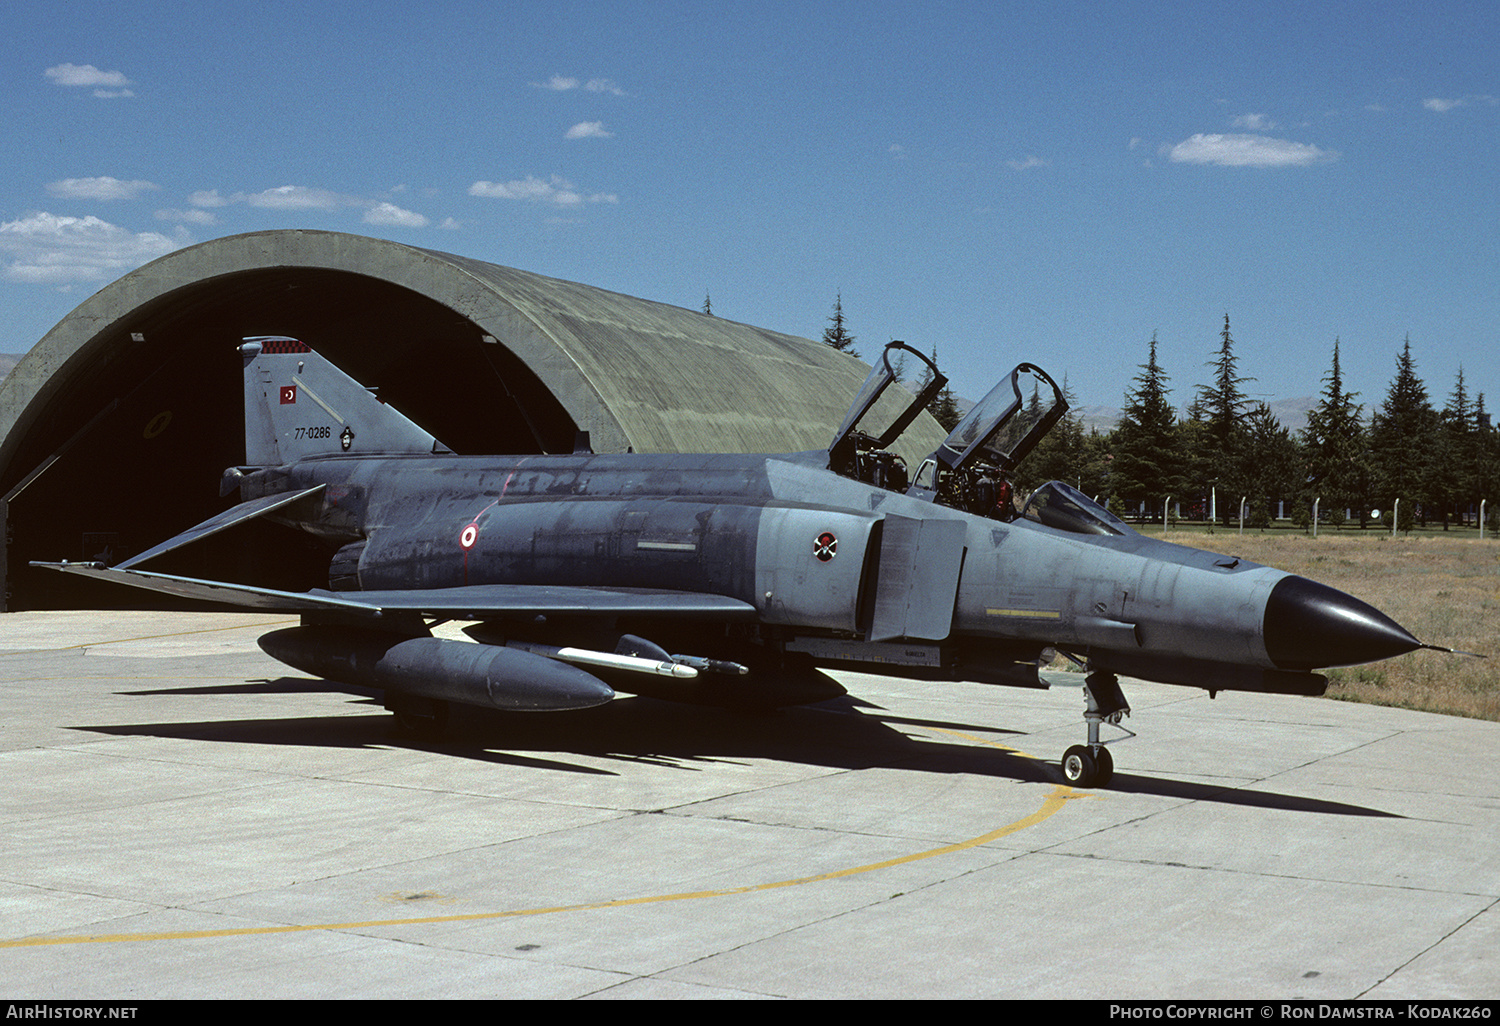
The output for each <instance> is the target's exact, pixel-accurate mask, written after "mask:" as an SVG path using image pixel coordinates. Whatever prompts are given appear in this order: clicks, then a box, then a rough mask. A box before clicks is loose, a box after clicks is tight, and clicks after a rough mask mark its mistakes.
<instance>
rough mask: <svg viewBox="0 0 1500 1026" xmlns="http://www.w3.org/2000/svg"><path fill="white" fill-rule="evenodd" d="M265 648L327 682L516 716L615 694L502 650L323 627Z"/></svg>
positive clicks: (553, 665) (265, 640) (572, 672)
mask: <svg viewBox="0 0 1500 1026" xmlns="http://www.w3.org/2000/svg"><path fill="white" fill-rule="evenodd" d="M260 647H261V649H262V650H264V651H265V653H266V654H267V655H269V656H270V657H271V658H273V659H279V660H281V661H282V662H283V663H286V664H287V665H289V666H294V667H296V668H297V669H299V670H302V671H304V672H306V673H310V674H313V675H314V676H318V677H323V678H326V679H328V680H336V681H342V682H344V683H346V684H359V685H363V686H364V687H371V688H383V689H385V690H387V691H394V692H400V693H402V694H408V695H420V696H422V697H424V698H434V699H439V700H442V701H450V702H465V703H468V704H470V705H480V706H491V707H493V708H496V709H504V710H506V711H509V712H559V711H563V710H569V709H588V708H591V707H593V706H596V705H603V704H605V703H606V702H608V701H609V700H610V699H612V698H614V696H615V693H614V690H613V689H612V688H611V687H610V686H609V685H608V684H605V683H604V682H603V681H601V680H600V679H599V678H597V677H595V676H594V675H593V674H591V673H587V672H585V671H583V670H580V669H579V668H578V667H576V666H569V665H568V664H566V663H561V662H557V661H556V660H553V659H548V658H546V657H545V656H540V655H535V654H533V653H531V652H523V651H521V650H519V649H514V648H502V647H500V646H497V645H477V644H470V643H467V642H462V641H448V640H446V639H443V638H413V637H409V636H404V635H400V634H389V633H386V632H383V631H371V630H362V629H360V628H356V627H335V626H326V625H320V626H310V627H291V628H288V629H286V630H281V631H273V632H272V633H270V634H267V635H265V636H264V637H262V638H261V639H260Z"/></svg>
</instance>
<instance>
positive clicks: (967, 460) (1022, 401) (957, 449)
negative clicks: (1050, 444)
mask: <svg viewBox="0 0 1500 1026" xmlns="http://www.w3.org/2000/svg"><path fill="white" fill-rule="evenodd" d="M1067 411H1068V404H1067V402H1066V401H1065V400H1064V399H1063V394H1062V389H1060V388H1058V387H1057V383H1056V382H1054V381H1053V380H1052V379H1051V378H1050V377H1048V376H1047V372H1046V371H1044V370H1042V369H1041V368H1040V367H1035V366H1033V365H1031V364H1029V363H1023V364H1020V365H1019V366H1017V367H1016V369H1015V370H1013V371H1011V372H1010V375H1009V376H1008V377H1006V378H1003V379H1001V381H1000V383H999V384H998V385H996V386H995V387H994V388H992V389H991V390H990V394H989V395H987V396H985V397H984V398H983V399H981V400H979V402H977V403H975V404H974V406H973V408H972V409H970V410H969V412H968V415H967V416H965V417H964V419H963V420H961V421H959V424H958V426H957V427H956V428H954V429H953V431H952V432H951V433H950V434H949V435H948V437H947V438H946V439H944V440H943V444H942V445H940V446H938V449H937V452H935V453H933V454H932V455H933V457H934V458H935V459H936V460H937V461H938V462H939V463H940V464H942V466H943V467H944V468H946V469H948V470H961V469H963V468H965V467H973V466H976V465H985V466H989V467H993V468H994V469H996V470H999V471H1001V472H1009V471H1011V470H1014V469H1015V467H1016V464H1018V463H1020V462H1021V461H1022V460H1023V459H1025V458H1026V455H1027V454H1028V453H1030V452H1031V450H1032V449H1034V448H1036V444H1037V443H1038V442H1040V441H1041V440H1042V437H1043V436H1044V435H1045V434H1046V433H1047V432H1048V431H1050V430H1052V425H1053V424H1056V423H1057V421H1058V419H1059V418H1060V417H1062V415H1063V414H1064V413H1066V412H1067Z"/></svg>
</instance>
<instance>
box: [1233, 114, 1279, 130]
mask: <svg viewBox="0 0 1500 1026" xmlns="http://www.w3.org/2000/svg"><path fill="white" fill-rule="evenodd" d="M1229 123H1230V124H1231V125H1233V126H1234V127H1235V128H1244V129H1248V130H1249V131H1251V132H1269V131H1270V130H1271V129H1273V128H1279V127H1280V126H1279V125H1277V124H1276V122H1274V121H1272V120H1271V119H1270V118H1269V117H1267V116H1266V115H1264V114H1241V115H1240V116H1239V117H1236V118H1232V119H1231V120H1230V122H1229Z"/></svg>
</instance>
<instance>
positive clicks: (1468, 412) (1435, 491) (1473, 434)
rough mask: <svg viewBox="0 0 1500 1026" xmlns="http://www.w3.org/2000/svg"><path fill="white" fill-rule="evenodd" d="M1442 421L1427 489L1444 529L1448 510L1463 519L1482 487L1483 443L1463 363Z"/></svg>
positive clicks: (1476, 505)
mask: <svg viewBox="0 0 1500 1026" xmlns="http://www.w3.org/2000/svg"><path fill="white" fill-rule="evenodd" d="M1441 421H1442V430H1441V431H1440V432H1439V435H1440V437H1441V444H1440V445H1439V446H1438V447H1437V448H1436V451H1435V452H1434V453H1433V457H1434V458H1433V466H1432V470H1431V477H1430V480H1431V485H1432V487H1431V489H1430V493H1431V494H1432V497H1433V501H1434V502H1435V503H1439V504H1440V509H1441V511H1442V517H1443V530H1445V531H1446V530H1447V529H1448V515H1449V513H1450V512H1452V513H1454V514H1456V515H1457V516H1458V517H1459V518H1460V520H1462V518H1463V517H1464V516H1465V515H1466V510H1467V507H1469V506H1470V505H1473V506H1475V507H1476V508H1477V507H1478V504H1479V497H1480V491H1481V486H1480V471H1481V464H1482V462H1483V457H1482V448H1483V447H1482V444H1481V439H1480V435H1479V421H1478V417H1477V416H1476V415H1475V406H1474V404H1473V403H1471V402H1470V401H1469V391H1468V388H1467V387H1466V386H1465V384H1464V369H1463V367H1462V366H1460V367H1459V368H1458V380H1457V381H1456V382H1455V383H1454V386H1453V392H1452V394H1451V395H1449V396H1448V405H1447V406H1445V407H1443V412H1442V417H1441Z"/></svg>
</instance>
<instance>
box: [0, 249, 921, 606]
mask: <svg viewBox="0 0 1500 1026" xmlns="http://www.w3.org/2000/svg"><path fill="white" fill-rule="evenodd" d="M278 334H279V335H291V336H293V337H296V338H299V339H302V340H303V341H305V342H307V343H308V344H309V345H311V346H313V347H314V348H315V349H317V350H318V351H319V352H320V353H323V354H324V355H326V356H328V357H329V358H330V359H332V360H333V361H334V362H335V363H337V364H338V365H339V366H341V367H343V368H344V369H345V370H346V371H347V372H348V373H350V374H351V375H353V376H354V377H355V378H357V379H358V380H360V381H361V382H362V383H364V384H365V385H367V386H369V387H371V388H375V389H378V392H379V395H380V396H381V398H382V399H383V400H385V401H387V402H389V403H391V404H392V405H394V406H396V407H397V408H398V409H400V410H402V412H404V413H406V414H407V415H408V416H409V417H411V418H412V419H413V420H415V421H416V422H417V423H419V424H421V425H422V426H423V427H425V428H426V429H428V430H429V431H430V432H432V433H433V435H435V436H436V437H437V438H438V439H440V440H441V441H442V442H443V444H444V445H446V446H448V447H450V448H452V449H453V450H454V451H456V452H460V453H472V454H483V453H529V452H537V453H541V452H553V453H556V452H570V451H572V449H573V446H574V441H575V438H576V436H577V433H578V432H579V431H587V432H589V434H590V438H591V442H592V446H593V448H594V450H595V451H597V452H624V451H626V450H627V449H634V451H636V452H788V451H799V450H809V449H821V448H823V447H824V446H826V445H827V444H828V442H829V439H830V437H831V436H832V433H833V429H834V428H835V427H836V426H837V424H838V421H839V419H840V417H841V416H842V414H843V412H844V408H845V405H846V404H847V402H848V401H849V399H850V397H851V396H852V395H853V394H854V392H855V391H856V390H857V389H858V387H859V384H860V382H861V381H862V380H863V377H864V375H865V373H866V371H867V369H868V368H867V367H866V366H865V365H864V364H862V363H861V362H859V361H858V360H855V359H853V358H851V357H848V356H845V355H843V354H841V353H838V352H835V351H834V350H832V349H830V348H829V347H827V346H824V345H820V344H818V343H816V342H812V341H810V340H808V339H804V338H796V337H793V336H790V335H784V334H780V333H777V332H774V331H768V330H765V329H762V328H756V327H752V326H751V325H747V324H738V323H735V322H733V321H728V320H725V319H723V318H719V317H713V316H710V315H707V314H703V313H699V312H697V311H693V310H688V309H685V308H682V307H677V306H670V305H667V304H664V303H656V302H651V301H648V300H644V299H636V298H633V297H631V296H624V295H620V294H618V293H613V292H607V291H605V290H603V289H598V288H593V287H591V286H588V285H580V284H576V283H573V282H567V281H560V280H557V279H553V278H547V277H543V276H541V275H538V274H532V273H528V272H526V271H519V270H514V269H512V268H508V267H500V266H497V265H495V264H489V263H485V262H483V261H479V260H473V259H469V258H466V257H461V256H454V255H452V254H448V253H439V252H435V251H432V250H427V249H419V248H415V247H412V246H406V245H401V244H399V243H395V242H388V241H383V240H380V239H371V238H365V237H361V236H355V235H346V234H340V233H334V232H317V231H300V230H286V231H272V232H257V233H252V234H247V235H236V236H231V237H229V238H224V239H217V240H214V241H211V242H206V243H203V244H201V245H198V246H193V247H191V248H188V249H183V250H180V251H178V252H175V253H171V254H169V255H167V256H165V257H162V258H161V259H159V260H156V261H154V262H152V263H150V264H147V265H146V266H144V267H141V268H139V269H138V270H135V271H132V272H131V273H130V274H127V275H126V276H125V277H123V278H121V279H120V280H118V281H116V282H115V283H113V284H111V285H109V286H107V287H105V288H104V289H102V290H101V291H99V292H98V293H96V294H95V295H94V296H92V297H91V298H89V299H88V300H86V301H85V302H84V303H83V304H82V305H80V306H79V307H78V308H77V309H76V310H74V311H73V312H72V313H71V314H69V315H68V316H67V317H66V318H64V319H63V320H62V321H61V322H60V323H59V324H58V325H57V326H56V327H55V328H53V329H52V330H51V331H50V332H48V333H47V335H46V337H44V338H43V339H42V340H41V341H40V342H39V343H37V345H36V346H35V347H34V348H33V349H32V350H31V352H30V353H28V354H27V356H26V357H25V359H24V360H22V362H21V363H20V364H19V365H17V367H16V368H15V370H14V371H13V372H12V373H11V375H10V377H9V378H8V379H7V380H6V381H5V384H4V386H3V387H0V516H3V519H4V534H3V535H0V537H3V539H4V545H5V553H4V557H5V558H4V559H3V560H0V574H3V579H0V580H3V585H4V588H3V601H4V608H7V609H20V608H37V607H47V606H65V607H66V606H78V605H94V606H98V605H101V604H102V605H110V604H119V603H130V604H135V603H139V602H140V601H141V599H140V597H139V596H135V595H128V596H127V595H111V594H107V592H109V591H110V589H98V588H91V589H89V590H87V591H84V590H82V589H83V588H88V584H87V583H85V584H84V585H82V586H80V585H79V584H77V583H75V582H73V581H69V580H67V579H66V578H64V577H63V575H57V574H43V573H41V572H39V571H35V570H33V569H31V568H29V567H28V566H27V565H26V564H27V561H28V560H32V559H64V558H65V559H104V560H106V561H114V560H119V559H121V558H124V557H126V556H128V555H131V554H133V553H135V552H139V551H141V550H143V549H145V548H147V547H148V546H150V545H152V544H154V543H155V542H157V541H160V540H161V539H162V538H164V537H167V536H169V535H171V534H172V533H174V532H176V531H179V530H182V529H183V528H185V527H188V526H190V525H192V524H194V523H197V522H199V521H201V520H203V519H206V518H207V517H209V516H212V515H213V514H214V513H215V512H217V511H219V510H221V509H224V508H227V507H228V506H229V505H230V504H232V503H233V502H234V501H235V496H233V495H230V496H227V497H221V496H220V495H219V487H218V481H219V476H220V474H221V472H222V471H223V470H224V469H225V468H226V467H231V466H234V465H236V464H238V463H240V462H241V461H243V459H244V451H243V431H242V419H241V418H242V413H241V383H240V375H241V366H240V360H239V356H238V353H237V351H236V347H237V345H238V344H239V341H240V339H241V338H243V337H245V336H251V335H278ZM929 428H930V432H929V433H930V434H931V435H932V436H933V443H934V445H935V444H936V441H938V440H940V432H939V431H938V429H937V427H936V423H935V422H932V423H931V424H930V425H929ZM265 532H272V533H271V534H269V535H266V534H265ZM231 534H232V535H233V537H225V538H222V539H218V540H214V539H210V540H208V541H207V542H205V543H203V544H201V545H197V546H193V547H192V548H193V550H194V551H192V552H190V553H186V552H185V553H184V554H183V556H182V557H181V560H180V561H178V562H177V563H176V564H174V566H173V569H176V570H177V571H178V572H185V573H209V572H211V573H212V574H213V575H215V576H219V575H223V574H235V575H236V576H237V579H240V580H245V581H256V582H258V583H264V584H267V585H272V584H275V585H280V586H286V587H297V588H305V587H318V586H322V585H323V584H324V583H325V580H324V572H325V570H326V566H327V563H326V558H325V556H326V554H323V553H320V552H318V551H317V550H316V543H315V542H313V541H311V540H310V539H302V538H299V537H295V536H292V534H291V532H287V531H285V530H284V529H280V528H277V527H275V525H250V526H248V527H247V528H246V531H245V532H243V533H242V532H239V531H238V530H237V531H236V532H231ZM268 545H269V546H272V547H273V552H274V556H275V558H272V559H267V558H266V556H265V552H266V546H268ZM162 568H163V569H166V567H162Z"/></svg>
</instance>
